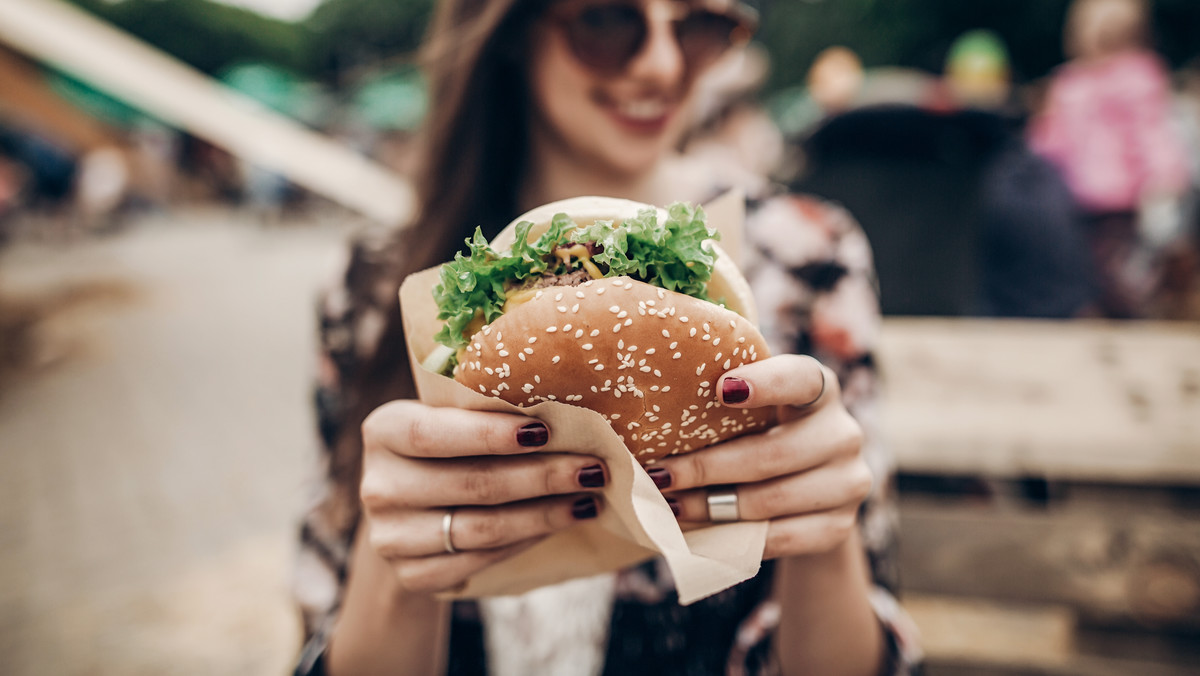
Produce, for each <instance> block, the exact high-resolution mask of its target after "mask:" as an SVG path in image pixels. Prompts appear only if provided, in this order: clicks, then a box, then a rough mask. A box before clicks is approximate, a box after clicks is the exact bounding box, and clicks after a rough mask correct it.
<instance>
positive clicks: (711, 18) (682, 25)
mask: <svg viewBox="0 0 1200 676" xmlns="http://www.w3.org/2000/svg"><path fill="white" fill-rule="evenodd" d="M746 32H747V31H746V29H745V28H744V27H743V26H742V24H741V23H740V22H738V21H737V19H734V18H733V17H731V16H727V15H725V14H718V13H716V12H708V11H695V12H691V13H689V14H688V15H687V16H685V17H684V18H683V19H681V20H680V21H679V23H678V24H676V25H675V37H676V39H678V40H679V48H680V50H681V51H682V52H683V58H684V59H685V60H686V61H687V63H688V64H689V65H691V66H692V67H693V68H698V67H702V66H705V65H708V64H709V63H711V62H712V61H714V60H716V59H717V57H719V56H721V55H722V54H724V53H725V50H727V49H729V47H730V46H732V45H733V44H734V42H736V41H738V40H739V39H740V36H741V35H742V34H743V33H746Z"/></svg>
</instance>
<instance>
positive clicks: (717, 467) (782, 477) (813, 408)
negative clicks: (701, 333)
mask: <svg viewBox="0 0 1200 676" xmlns="http://www.w3.org/2000/svg"><path fill="white" fill-rule="evenodd" d="M718 388H719V391H720V392H721V397H722V403H723V404H724V405H725V406H732V407H735V408H749V407H758V406H775V407H777V409H778V416H779V423H780V424H779V425H777V426H775V427H773V428H771V429H769V430H767V431H765V432H762V433H760V434H754V435H749V436H745V437H739V438H737V439H733V440H731V441H728V442H726V443H723V444H719V445H716V446H712V447H709V448H706V449H704V450H702V451H697V452H694V453H688V454H685V455H678V456H673V457H669V458H665V459H663V460H661V461H660V462H659V463H658V464H656V465H654V466H653V467H650V468H649V469H648V471H649V473H650V476H651V478H653V479H654V480H655V483H656V484H658V486H659V487H660V488H662V489H663V492H664V494H665V495H666V496H667V498H668V502H671V503H672V508H673V509H677V510H678V514H679V519H680V521H685V522H707V521H709V520H710V517H709V507H708V500H707V498H708V495H709V492H710V490H713V489H715V488H717V487H721V488H730V489H734V490H736V492H737V505H738V510H739V513H740V518H741V519H742V520H745V521H759V520H767V521H770V527H769V530H768V531H767V543H766V549H765V551H764V553H763V558H766V559H771V558H777V557H781V556H792V555H803V554H816V553H824V552H829V551H831V550H833V549H835V548H837V547H838V546H839V545H841V544H843V543H844V542H845V541H846V540H847V539H848V538H849V537H850V536H851V535H852V534H853V532H854V529H855V522H856V518H857V514H858V507H859V505H860V504H861V503H862V501H863V500H865V499H866V497H867V494H868V493H869V492H870V490H871V482H872V477H871V470H870V468H869V467H868V466H867V463H866V462H865V461H864V459H863V457H862V453H861V450H862V431H861V429H860V428H859V426H858V423H857V422H855V420H854V418H852V417H851V416H850V414H849V413H848V412H847V411H846V408H845V407H844V406H843V405H842V399H841V389H840V388H839V386H838V381H837V376H836V375H834V374H833V372H832V371H830V370H828V369H826V368H825V367H824V366H822V365H821V364H820V363H819V362H818V361H817V360H815V359H813V358H811V357H806V356H798V355H781V356H777V357H772V358H770V359H766V360H763V361H760V362H756V363H754V364H748V365H745V366H741V367H738V368H736V369H732V370H730V371H729V372H727V373H726V374H725V375H724V376H723V377H722V378H721V381H720V382H719V383H718Z"/></svg>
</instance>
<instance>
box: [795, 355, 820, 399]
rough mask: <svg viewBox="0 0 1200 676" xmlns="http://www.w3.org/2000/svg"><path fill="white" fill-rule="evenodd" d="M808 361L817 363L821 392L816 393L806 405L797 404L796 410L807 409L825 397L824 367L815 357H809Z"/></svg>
mask: <svg viewBox="0 0 1200 676" xmlns="http://www.w3.org/2000/svg"><path fill="white" fill-rule="evenodd" d="M810 359H812V360H813V361H815V362H817V372H818V373H820V374H821V391H820V392H817V396H815V397H813V400H812V401H810V402H808V403H807V404H798V405H797V406H796V408H808V407H809V406H812V405H814V404H816V403H817V402H818V401H821V397H823V396H825V367H824V366H822V365H821V362H820V361H818V360H817V358H816V357H810Z"/></svg>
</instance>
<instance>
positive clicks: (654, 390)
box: [650, 385, 658, 392]
mask: <svg viewBox="0 0 1200 676" xmlns="http://www.w3.org/2000/svg"><path fill="white" fill-rule="evenodd" d="M650 391H651V392H657V391H658V385H651V386H650Z"/></svg>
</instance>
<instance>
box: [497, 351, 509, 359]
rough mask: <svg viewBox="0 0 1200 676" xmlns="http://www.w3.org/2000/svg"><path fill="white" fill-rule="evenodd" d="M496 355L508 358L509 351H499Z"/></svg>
mask: <svg viewBox="0 0 1200 676" xmlns="http://www.w3.org/2000/svg"><path fill="white" fill-rule="evenodd" d="M496 354H498V355H500V356H501V357H507V356H508V350H500V351H499V352H497V353H496Z"/></svg>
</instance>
